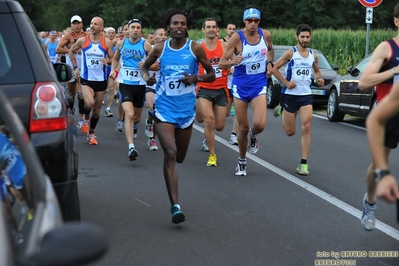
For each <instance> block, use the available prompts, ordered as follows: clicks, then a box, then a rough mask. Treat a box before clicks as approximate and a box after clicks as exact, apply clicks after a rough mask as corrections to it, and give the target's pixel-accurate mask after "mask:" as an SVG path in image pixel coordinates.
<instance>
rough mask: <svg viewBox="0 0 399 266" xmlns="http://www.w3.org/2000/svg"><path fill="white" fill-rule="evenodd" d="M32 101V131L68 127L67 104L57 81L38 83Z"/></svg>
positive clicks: (55, 129)
mask: <svg viewBox="0 0 399 266" xmlns="http://www.w3.org/2000/svg"><path fill="white" fill-rule="evenodd" d="M31 103H32V104H31V112H30V127H29V132H30V133H34V132H43V131H57V130H64V129H67V128H68V115H67V111H66V105H65V101H64V100H63V94H62V91H61V88H60V87H59V86H58V84H57V83H54V82H38V83H36V85H35V88H34V89H33V92H32V99H31Z"/></svg>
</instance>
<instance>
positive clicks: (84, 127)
mask: <svg viewBox="0 0 399 266" xmlns="http://www.w3.org/2000/svg"><path fill="white" fill-rule="evenodd" d="M89 126H90V120H89V119H87V120H86V119H83V123H82V127H81V130H82V133H84V134H87V133H88V132H89Z"/></svg>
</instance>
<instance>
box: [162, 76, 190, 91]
mask: <svg viewBox="0 0 399 266" xmlns="http://www.w3.org/2000/svg"><path fill="white" fill-rule="evenodd" d="M181 78H183V76H168V77H165V88H166V95H168V96H180V95H183V94H187V93H193V92H194V91H195V85H194V84H192V85H189V86H186V85H184V83H183V82H182V81H179V79H181Z"/></svg>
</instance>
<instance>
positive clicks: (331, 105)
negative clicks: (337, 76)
mask: <svg viewBox="0 0 399 266" xmlns="http://www.w3.org/2000/svg"><path fill="white" fill-rule="evenodd" d="M344 116H345V113H341V112H340V111H339V110H338V93H337V90H332V91H331V93H330V96H328V103H327V118H328V120H330V121H333V122H339V121H342V120H343V119H344Z"/></svg>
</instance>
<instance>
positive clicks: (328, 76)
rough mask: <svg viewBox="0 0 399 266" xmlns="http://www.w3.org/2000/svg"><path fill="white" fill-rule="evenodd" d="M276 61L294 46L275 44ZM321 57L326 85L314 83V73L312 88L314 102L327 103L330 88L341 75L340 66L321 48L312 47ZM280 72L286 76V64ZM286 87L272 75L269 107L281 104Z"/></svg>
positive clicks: (269, 86)
mask: <svg viewBox="0 0 399 266" xmlns="http://www.w3.org/2000/svg"><path fill="white" fill-rule="evenodd" d="M273 47H274V61H277V59H279V58H280V57H281V56H282V55H283V53H284V52H285V51H287V50H288V49H290V48H291V47H292V46H286V45H274V46H273ZM312 50H313V51H314V52H315V53H316V54H317V56H318V58H319V61H318V62H319V68H320V71H321V77H322V78H323V79H324V86H323V87H319V86H317V85H316V83H314V81H313V79H314V76H313V75H312V84H311V85H310V86H311V89H312V93H313V103H314V104H327V101H328V96H329V92H330V88H331V86H332V84H333V83H334V82H335V81H336V80H337V79H338V78H339V77H340V76H339V75H338V73H337V70H338V66H337V65H331V64H330V63H329V62H328V60H327V58H326V57H325V56H324V55H323V53H322V52H320V51H319V50H315V49H312ZM280 73H281V74H282V75H283V76H285V66H284V67H282V68H280ZM283 87H284V85H283V83H281V82H280V81H279V80H278V79H277V78H276V77H274V76H271V77H270V78H269V80H268V85H267V93H266V99H267V107H268V108H274V107H276V106H277V104H279V102H280V99H281V90H282V88H283Z"/></svg>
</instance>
